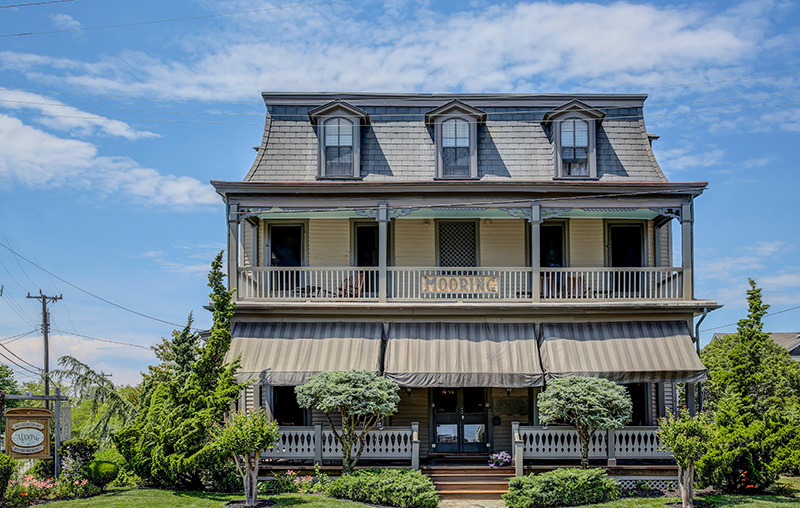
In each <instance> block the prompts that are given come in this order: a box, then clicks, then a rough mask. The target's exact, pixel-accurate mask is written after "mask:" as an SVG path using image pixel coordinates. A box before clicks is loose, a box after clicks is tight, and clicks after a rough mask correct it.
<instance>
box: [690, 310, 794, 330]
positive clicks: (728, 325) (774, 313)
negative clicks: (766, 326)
mask: <svg viewBox="0 0 800 508" xmlns="http://www.w3.org/2000/svg"><path fill="white" fill-rule="evenodd" d="M797 309H800V305H795V306H794V307H789V308H788V309H783V310H779V311H778V312H769V313H767V314H766V315H765V316H764V318H768V317H772V316H777V315H778V314H783V313H784V312H789V311H792V310H797ZM738 324H739V322H738V321H737V322H736V323H728V324H727V325H722V326H715V327H714V328H706V329H705V330H700V331H701V332H711V331H714V330H719V329H720V328H728V327H731V326H736V325H738Z"/></svg>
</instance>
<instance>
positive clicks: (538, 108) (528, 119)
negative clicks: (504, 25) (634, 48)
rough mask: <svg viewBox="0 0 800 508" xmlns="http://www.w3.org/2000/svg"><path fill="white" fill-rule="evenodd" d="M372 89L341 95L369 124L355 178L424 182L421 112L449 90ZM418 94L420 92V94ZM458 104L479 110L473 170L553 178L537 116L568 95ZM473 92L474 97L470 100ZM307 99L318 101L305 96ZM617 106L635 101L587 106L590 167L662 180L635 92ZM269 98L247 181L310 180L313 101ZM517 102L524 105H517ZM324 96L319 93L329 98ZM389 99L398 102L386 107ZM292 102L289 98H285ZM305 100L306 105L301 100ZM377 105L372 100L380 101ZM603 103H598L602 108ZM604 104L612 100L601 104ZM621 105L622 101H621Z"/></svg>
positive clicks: (500, 176) (430, 155)
mask: <svg viewBox="0 0 800 508" xmlns="http://www.w3.org/2000/svg"><path fill="white" fill-rule="evenodd" d="M376 97H378V98H380V96H379V95H371V96H369V99H370V100H361V102H360V101H359V99H358V97H355V98H354V97H349V96H348V97H347V101H348V103H349V104H352V105H354V106H356V107H359V108H361V109H363V110H364V111H366V112H367V113H368V114H369V117H370V123H371V125H368V126H365V127H362V131H361V132H362V138H361V176H362V178H363V180H364V181H425V180H432V179H433V178H434V173H435V146H434V138H433V128H432V127H431V126H429V125H426V124H425V114H426V113H428V112H430V111H431V110H432V109H433V108H434V107H435V106H436V105H441V104H445V103H447V102H449V100H451V99H452V96H448V97H446V98H443V99H441V100H440V101H439V104H435V101H434V103H433V104H432V103H431V99H429V96H424V97H428V99H427V100H426V101H423V102H424V103H423V104H419V105H417V104H414V103H413V102H411V101H410V100H409V99H408V98H406V100H402V101H399V100H395V99H393V98H392V97H391V96H387V98H386V99H385V100H383V101H378V100H377V99H376ZM420 97H421V98H422V97H423V96H420ZM464 97H465V98H464V102H465V103H467V104H470V105H472V106H474V107H476V108H480V109H481V110H483V111H485V112H486V114H487V115H486V122H485V124H484V125H481V126H479V129H478V175H479V178H480V179H481V180H485V181H489V180H507V181H508V180H526V181H531V180H534V181H537V180H538V181H541V180H553V178H554V161H553V156H554V154H553V140H552V133H551V132H550V130H551V129H550V128H549V127H547V126H545V125H542V119H543V117H544V115H545V114H546V113H547V112H548V111H551V110H552V109H553V108H554V105H553V104H554V102H553V101H554V100H557V101H560V102H562V103H566V102H569V100H570V98H569V97H564V98H558V99H553V98H549V99H548V100H542V104H541V105H537V104H536V100H533V101H532V100H531V98H530V96H520V97H519V99H520V101H519V103H516V102H515V100H514V99H515V97H514V96H502V97H504V100H502V101H497V100H494V101H492V100H490V99H491V98H496V97H497V96H491V97H489V96H487V97H486V99H485V100H484V102H485V104H482V103H481V98H480V97H479V96H474V95H470V96H464ZM476 97H477V98H476ZM309 98H315V99H318V97H316V96H312V95H309ZM624 98H625V99H626V100H625V101H624V104H626V105H627V106H630V105H631V104H637V102H638V103H639V105H638V106H637V107H614V106H613V102H609V100H608V99H604V101H599V100H598V101H597V102H600V103H601V104H593V103H592V100H591V99H587V98H586V97H583V96H582V97H581V100H582V101H584V102H586V103H587V104H590V105H592V106H593V107H597V108H599V109H601V110H602V111H604V112H605V113H606V116H605V118H604V119H603V120H602V122H601V123H599V124H598V125H597V168H598V177H599V179H600V180H601V181H618V182H622V181H630V182H666V181H667V179H666V177H665V176H664V173H663V172H662V171H661V168H660V167H659V166H658V163H657V162H656V160H655V157H654V156H653V152H652V150H651V148H650V141H649V140H648V135H647V132H646V129H645V125H644V119H643V113H642V106H643V102H644V98H643V97H642V96H633V99H632V96H625V97H624ZM293 99H294V100H293V101H287V100H286V99H285V98H284V100H281V101H275V102H278V104H273V103H271V100H270V97H269V95H265V102H266V104H267V121H266V125H265V130H264V138H263V140H262V144H261V146H260V148H259V152H258V155H257V156H256V160H255V162H254V163H253V166H252V168H251V169H250V171H249V172H248V174H247V176H246V177H245V180H246V181H264V182H305V181H315V180H316V178H317V150H318V148H317V147H318V139H317V127H316V126H314V125H312V123H311V121H310V119H309V117H308V112H309V111H311V110H313V109H314V108H316V107H318V106H319V105H320V103H319V101H316V102H315V101H314V100H309V99H306V100H304V98H303V96H302V95H299V96H296V97H293ZM522 99H525V100H524V104H523V103H522V102H523V101H522ZM329 100H330V99H329V98H328V99H326V101H325V102H328V101H329ZM393 101H394V102H395V103H397V104H400V105H396V106H395V105H391V104H392V103H393ZM288 102H294V104H288ZM304 102H305V103H304ZM379 102H380V104H377V103H379ZM604 104H605V106H604ZM608 104H612V105H611V106H608ZM620 104H622V102H620Z"/></svg>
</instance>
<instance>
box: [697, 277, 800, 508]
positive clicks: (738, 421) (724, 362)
mask: <svg viewBox="0 0 800 508" xmlns="http://www.w3.org/2000/svg"><path fill="white" fill-rule="evenodd" d="M747 303H748V314H747V317H746V318H744V319H741V320H739V323H738V328H737V332H736V333H734V334H730V335H727V336H725V337H723V338H721V339H716V340H714V341H712V342H711V344H709V345H708V346H706V347H705V348H704V349H703V351H701V354H700V357H701V359H702V361H703V363H704V364H705V366H706V367H707V368H708V377H709V379H708V382H706V383H704V384H703V394H704V397H705V400H706V401H707V404H708V408H709V409H711V410H713V411H714V418H715V421H716V429H715V432H714V434H713V437H712V440H711V442H710V446H709V451H708V453H707V454H706V455H705V456H704V457H703V459H701V460H700V461H699V462H698V470H699V473H700V477H701V479H702V480H703V481H704V483H707V484H710V485H714V486H715V487H717V488H719V489H722V490H724V491H726V492H736V491H739V492H757V491H761V490H763V489H765V488H767V487H769V486H770V485H771V484H772V483H773V482H774V481H775V480H776V479H777V478H778V476H779V475H780V474H782V473H787V472H790V471H792V470H795V469H796V468H797V467H798V465H800V365H798V364H797V363H796V362H794V361H792V359H791V357H790V356H789V353H788V352H787V351H786V350H785V349H784V348H782V347H780V346H778V345H777V344H775V342H774V341H773V340H772V339H771V337H770V336H769V334H768V333H766V332H764V331H763V323H762V318H763V317H764V316H765V315H766V314H767V310H768V309H769V305H766V304H764V303H763V302H762V299H761V289H759V288H757V287H756V284H755V282H753V281H752V280H750V289H749V290H748V291H747Z"/></svg>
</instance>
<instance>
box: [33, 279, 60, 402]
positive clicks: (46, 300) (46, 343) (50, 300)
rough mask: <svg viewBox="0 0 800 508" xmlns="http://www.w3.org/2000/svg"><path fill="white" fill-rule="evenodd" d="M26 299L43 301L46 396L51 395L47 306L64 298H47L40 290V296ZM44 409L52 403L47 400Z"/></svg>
mask: <svg viewBox="0 0 800 508" xmlns="http://www.w3.org/2000/svg"><path fill="white" fill-rule="evenodd" d="M26 298H32V299H34V300H41V301H42V337H44V395H45V397H47V396H49V395H50V341H49V337H48V334H49V332H50V314H49V313H48V312H47V304H48V303H55V302H57V301H59V300H61V299H62V298H63V296H61V295H58V296H47V295H45V294H44V293H42V290H41V289H40V290H39V296H31V294H30V293H28V296H27V297H26ZM44 407H45V408H46V409H50V401H49V400H47V399H45V401H44Z"/></svg>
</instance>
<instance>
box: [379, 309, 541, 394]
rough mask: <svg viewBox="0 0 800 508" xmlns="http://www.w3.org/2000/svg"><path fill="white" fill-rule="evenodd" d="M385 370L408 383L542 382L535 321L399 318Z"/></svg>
mask: <svg viewBox="0 0 800 508" xmlns="http://www.w3.org/2000/svg"><path fill="white" fill-rule="evenodd" d="M384 365H385V367H384V376H386V377H387V378H389V379H391V380H393V381H395V382H396V383H397V384H399V385H400V386H403V387H480V386H484V387H505V388H517V387H528V386H541V385H542V382H543V374H542V368H541V365H540V363H539V352H538V347H537V345H536V333H535V329H534V325H532V324H519V323H517V324H488V323H393V324H392V325H390V326H389V336H388V342H387V344H386V360H385V363H384Z"/></svg>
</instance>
